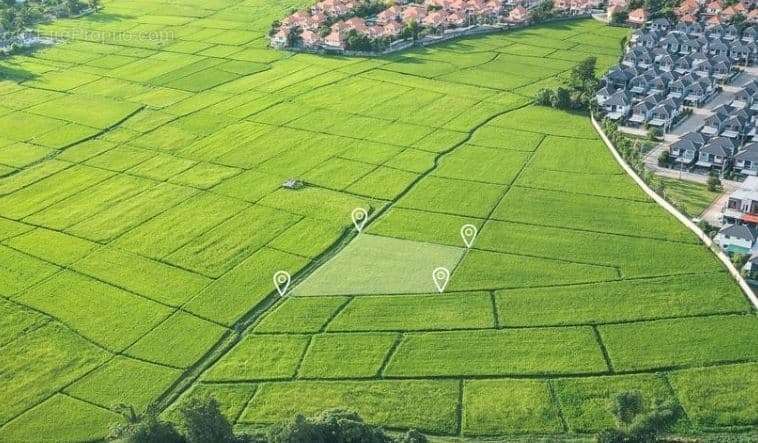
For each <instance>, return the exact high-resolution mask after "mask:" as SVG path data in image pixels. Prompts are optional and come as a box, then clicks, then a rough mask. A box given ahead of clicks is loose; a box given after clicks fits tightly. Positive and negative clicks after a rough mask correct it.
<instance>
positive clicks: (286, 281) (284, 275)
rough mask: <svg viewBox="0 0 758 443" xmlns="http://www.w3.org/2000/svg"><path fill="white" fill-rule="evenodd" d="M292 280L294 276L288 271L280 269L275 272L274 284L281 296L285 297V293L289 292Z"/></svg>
mask: <svg viewBox="0 0 758 443" xmlns="http://www.w3.org/2000/svg"><path fill="white" fill-rule="evenodd" d="M290 281H292V278H291V277H290V274H289V272H287V271H278V272H277V273H276V274H274V286H275V287H276V290H277V292H279V295H280V296H281V297H284V294H286V293H287V288H289V287H290Z"/></svg>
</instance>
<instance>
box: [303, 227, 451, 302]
mask: <svg viewBox="0 0 758 443" xmlns="http://www.w3.org/2000/svg"><path fill="white" fill-rule="evenodd" d="M463 252H464V249H462V248H455V247H452V246H442V245H435V244H431V243H421V242H414V241H410V240H398V239H395V238H389V237H379V236H376V235H368V234H361V235H360V236H359V237H358V238H357V239H355V241H353V242H351V243H350V245H348V246H347V247H345V249H343V250H342V251H341V252H340V253H339V254H338V255H337V256H336V257H334V258H333V259H332V260H331V261H329V262H328V263H326V264H324V265H323V266H322V267H321V268H319V269H318V270H317V271H316V272H314V273H313V274H312V275H311V276H310V277H308V278H307V279H306V280H305V281H304V282H303V283H301V284H300V285H298V286H297V288H296V289H295V290H294V291H293V295H297V296H310V295H342V294H345V295H360V294H411V293H413V294H419V293H429V292H437V289H436V288H435V286H434V282H433V281H432V270H434V269H435V268H437V267H440V266H441V267H446V268H447V269H450V270H452V269H454V268H455V266H456V265H457V264H458V262H459V261H460V260H461V258H462V257H463Z"/></svg>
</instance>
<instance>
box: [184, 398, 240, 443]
mask: <svg viewBox="0 0 758 443" xmlns="http://www.w3.org/2000/svg"><path fill="white" fill-rule="evenodd" d="M179 413H180V414H181V416H182V418H183V419H184V427H185V431H186V436H187V442H188V443H234V442H238V441H240V439H239V438H237V437H236V436H235V435H234V433H233V432H232V425H231V423H229V421H228V420H227V419H226V417H224V415H223V414H222V413H221V409H220V408H219V404H218V401H216V399H214V398H212V397H196V398H192V399H190V400H189V401H187V403H185V404H184V405H182V407H181V408H180V409H179Z"/></svg>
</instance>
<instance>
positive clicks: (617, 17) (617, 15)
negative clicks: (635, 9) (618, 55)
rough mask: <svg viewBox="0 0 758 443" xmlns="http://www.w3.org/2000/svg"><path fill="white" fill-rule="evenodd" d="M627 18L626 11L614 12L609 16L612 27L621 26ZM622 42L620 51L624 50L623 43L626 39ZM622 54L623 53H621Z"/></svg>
mask: <svg viewBox="0 0 758 443" xmlns="http://www.w3.org/2000/svg"><path fill="white" fill-rule="evenodd" d="M628 18H629V12H627V11H616V12H614V13H613V14H612V15H611V24H613V25H623V24H624V23H626V20H627V19H628ZM623 40H624V41H623V42H622V44H621V47H622V49H625V43H626V37H624V39H623ZM622 54H623V51H622Z"/></svg>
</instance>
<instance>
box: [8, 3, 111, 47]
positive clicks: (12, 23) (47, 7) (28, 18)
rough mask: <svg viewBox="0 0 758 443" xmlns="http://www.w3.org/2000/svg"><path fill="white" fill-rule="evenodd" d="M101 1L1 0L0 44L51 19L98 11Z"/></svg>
mask: <svg viewBox="0 0 758 443" xmlns="http://www.w3.org/2000/svg"><path fill="white" fill-rule="evenodd" d="M99 7H100V0H26V1H24V2H16V0H0V43H2V42H3V40H4V39H9V38H11V37H14V36H17V35H19V34H20V33H22V32H24V31H25V30H27V29H28V28H30V27H31V26H33V25H35V24H36V23H39V22H41V21H44V20H46V19H48V18H51V17H68V16H72V15H76V14H79V13H81V12H82V11H85V10H86V9H88V8H89V9H97V8H99Z"/></svg>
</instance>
